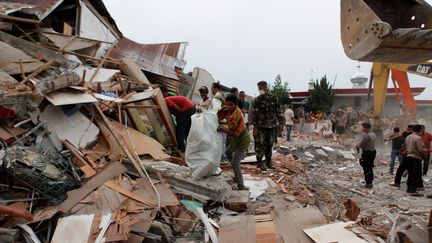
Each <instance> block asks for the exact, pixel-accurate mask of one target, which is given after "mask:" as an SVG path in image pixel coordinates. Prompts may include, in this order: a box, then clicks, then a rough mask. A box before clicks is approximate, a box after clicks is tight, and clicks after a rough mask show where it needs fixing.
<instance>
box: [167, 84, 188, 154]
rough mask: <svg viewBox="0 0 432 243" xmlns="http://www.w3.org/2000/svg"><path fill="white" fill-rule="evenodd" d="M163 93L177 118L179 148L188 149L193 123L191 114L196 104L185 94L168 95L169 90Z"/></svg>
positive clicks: (169, 107)
mask: <svg viewBox="0 0 432 243" xmlns="http://www.w3.org/2000/svg"><path fill="white" fill-rule="evenodd" d="M162 94H163V95H164V97H165V102H166V104H167V106H168V109H169V110H170V112H171V114H173V115H174V116H175V118H176V139H177V148H178V149H179V150H180V151H182V152H183V151H184V150H185V149H186V139H187V137H188V136H189V131H190V127H191V123H192V122H191V116H192V115H193V114H195V112H196V108H195V104H194V103H193V102H192V101H191V100H190V99H188V98H186V97H184V96H168V93H167V92H162Z"/></svg>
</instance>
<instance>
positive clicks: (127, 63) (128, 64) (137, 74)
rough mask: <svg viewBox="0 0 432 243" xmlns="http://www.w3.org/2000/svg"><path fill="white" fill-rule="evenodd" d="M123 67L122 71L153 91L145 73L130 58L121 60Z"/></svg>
mask: <svg viewBox="0 0 432 243" xmlns="http://www.w3.org/2000/svg"><path fill="white" fill-rule="evenodd" d="M121 61H122V65H120V70H122V71H123V72H124V73H125V74H126V75H127V76H129V77H131V78H132V79H134V80H137V81H139V82H142V83H144V84H146V85H147V86H148V87H149V88H150V89H152V86H151V83H150V81H149V80H148V79H147V77H146V76H145V74H144V73H143V71H141V69H140V68H139V67H138V65H137V64H136V63H135V62H134V61H133V60H132V59H130V58H129V57H125V58H122V59H121Z"/></svg>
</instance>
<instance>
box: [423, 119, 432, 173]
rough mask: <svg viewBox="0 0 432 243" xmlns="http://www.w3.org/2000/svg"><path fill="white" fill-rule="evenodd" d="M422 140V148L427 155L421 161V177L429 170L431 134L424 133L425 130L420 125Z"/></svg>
mask: <svg viewBox="0 0 432 243" xmlns="http://www.w3.org/2000/svg"><path fill="white" fill-rule="evenodd" d="M422 140H423V147H424V148H425V149H426V150H427V151H428V152H427V155H426V156H425V158H424V159H423V175H427V172H428V170H429V162H430V153H431V152H432V151H431V142H432V134H430V133H428V132H426V128H425V126H424V125H422Z"/></svg>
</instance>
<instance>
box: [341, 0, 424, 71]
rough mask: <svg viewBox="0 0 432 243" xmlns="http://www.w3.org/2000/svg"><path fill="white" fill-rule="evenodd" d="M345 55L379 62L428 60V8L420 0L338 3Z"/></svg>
mask: <svg viewBox="0 0 432 243" xmlns="http://www.w3.org/2000/svg"><path fill="white" fill-rule="evenodd" d="M341 38H342V45H343V48H344V51H345V54H346V55H347V56H348V57H349V58H351V59H353V60H359V61H366V62H379V63H423V62H427V61H429V60H431V59H432V7H431V6H430V5H429V4H428V3H427V2H425V1H423V0H341Z"/></svg>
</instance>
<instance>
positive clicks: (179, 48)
mask: <svg viewBox="0 0 432 243" xmlns="http://www.w3.org/2000/svg"><path fill="white" fill-rule="evenodd" d="M187 45H188V43H187V42H178V43H162V44H140V43H137V42H134V41H132V40H130V39H128V38H126V37H123V38H122V39H121V40H120V41H119V42H118V44H117V47H116V48H115V49H114V50H113V51H112V52H111V54H110V57H112V58H116V59H121V58H123V57H129V58H131V59H132V60H134V61H135V62H136V63H137V65H138V66H139V67H140V68H141V69H143V70H145V71H147V72H150V73H154V74H157V75H161V76H164V77H167V78H170V79H174V80H179V77H178V75H177V74H176V67H179V68H183V67H184V65H185V64H186V62H185V61H184V60H183V58H184V54H185V50H186V46H187Z"/></svg>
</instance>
